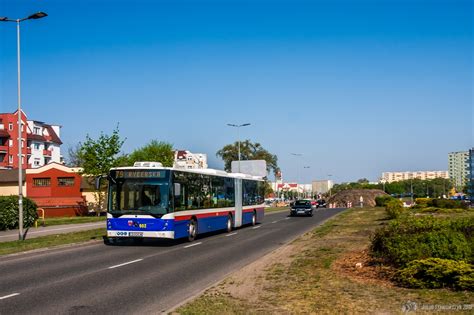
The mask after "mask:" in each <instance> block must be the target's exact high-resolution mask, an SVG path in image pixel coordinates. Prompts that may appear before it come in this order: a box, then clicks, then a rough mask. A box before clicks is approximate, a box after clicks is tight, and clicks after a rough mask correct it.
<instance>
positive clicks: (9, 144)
mask: <svg viewBox="0 0 474 315" xmlns="http://www.w3.org/2000/svg"><path fill="white" fill-rule="evenodd" d="M8 146H10V147H13V140H12V139H10V140H8Z"/></svg>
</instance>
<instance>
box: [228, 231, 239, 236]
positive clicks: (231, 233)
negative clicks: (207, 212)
mask: <svg viewBox="0 0 474 315" xmlns="http://www.w3.org/2000/svg"><path fill="white" fill-rule="evenodd" d="M235 234H237V232H234V233H230V234H227V235H226V236H232V235H235Z"/></svg>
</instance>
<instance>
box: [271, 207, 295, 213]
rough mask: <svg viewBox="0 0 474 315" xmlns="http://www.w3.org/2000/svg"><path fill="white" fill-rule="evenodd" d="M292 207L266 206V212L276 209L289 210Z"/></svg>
mask: <svg viewBox="0 0 474 315" xmlns="http://www.w3.org/2000/svg"><path fill="white" fill-rule="evenodd" d="M289 210H290V207H268V208H265V213H268V212H275V211H289Z"/></svg>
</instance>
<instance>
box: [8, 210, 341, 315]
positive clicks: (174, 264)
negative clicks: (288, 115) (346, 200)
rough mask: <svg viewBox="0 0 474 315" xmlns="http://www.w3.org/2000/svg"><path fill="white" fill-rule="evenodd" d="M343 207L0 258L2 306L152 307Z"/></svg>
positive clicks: (32, 309)
mask: <svg viewBox="0 0 474 315" xmlns="http://www.w3.org/2000/svg"><path fill="white" fill-rule="evenodd" d="M341 211H343V209H321V210H319V211H316V212H315V214H314V216H313V217H288V212H280V213H273V214H267V215H266V216H265V220H264V222H263V223H262V224H259V225H257V226H255V227H251V226H249V227H244V228H240V229H237V230H235V231H233V232H231V233H219V234H212V235H206V236H202V237H200V238H199V239H197V240H196V241H194V242H192V243H188V242H184V241H182V242H176V241H173V242H170V241H166V242H165V241H152V242H144V243H143V244H141V245H134V244H131V243H128V242H125V243H124V244H121V245H119V246H105V245H103V244H102V243H100V244H94V245H88V246H75V247H70V248H66V249H64V248H63V249H58V250H52V251H47V252H43V253H35V254H33V253H32V254H23V255H18V256H7V257H3V258H0V314H91V313H92V314H131V313H140V314H143V313H145V314H151V313H153V314H156V313H161V312H162V311H164V310H167V309H170V308H171V307H173V306H175V305H177V304H179V303H181V302H182V301H184V300H185V299H188V298H190V297H192V296H193V295H195V294H197V293H199V292H200V291H201V290H203V289H204V288H206V287H208V286H209V285H211V284H213V283H215V282H216V281H218V280H220V279H222V278H223V277H225V276H226V275H228V274H229V273H231V272H233V271H235V270H238V269H240V268H242V267H243V266H245V265H247V264H248V263H250V262H252V261H254V260H256V259H258V258H259V257H262V256H263V255H265V254H267V253H268V252H270V251H272V250H274V249H276V248H278V247H280V246H281V245H284V244H285V243H287V242H289V241H291V240H293V239H294V238H296V237H297V236H299V235H301V234H303V233H304V232H306V231H308V230H310V229H311V228H313V227H315V226H316V225H318V224H320V223H321V222H322V221H324V220H326V219H328V218H330V217H331V216H333V215H335V214H336V213H339V212H341Z"/></svg>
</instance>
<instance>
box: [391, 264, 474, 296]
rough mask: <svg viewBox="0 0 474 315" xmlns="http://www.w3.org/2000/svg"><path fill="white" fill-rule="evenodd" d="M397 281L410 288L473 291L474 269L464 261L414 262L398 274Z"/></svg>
mask: <svg viewBox="0 0 474 315" xmlns="http://www.w3.org/2000/svg"><path fill="white" fill-rule="evenodd" d="M395 280H396V281H397V282H398V283H399V284H400V285H402V286H404V287H409V288H419V289H438V288H451V289H455V290H470V291H473V290H474V268H473V267H472V265H471V264H468V263H466V262H464V261H454V260H449V259H440V258H428V259H422V260H414V261H412V262H410V263H409V264H408V265H407V267H406V268H403V269H401V270H400V271H398V272H397V274H396V275H395Z"/></svg>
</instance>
